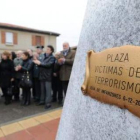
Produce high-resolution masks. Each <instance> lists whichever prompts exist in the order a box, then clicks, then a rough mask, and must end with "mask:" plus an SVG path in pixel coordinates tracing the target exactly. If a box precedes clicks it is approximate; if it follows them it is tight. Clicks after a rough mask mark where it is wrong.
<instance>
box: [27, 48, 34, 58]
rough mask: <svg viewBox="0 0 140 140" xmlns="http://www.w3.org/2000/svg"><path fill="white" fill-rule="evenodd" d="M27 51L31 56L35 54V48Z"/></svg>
mask: <svg viewBox="0 0 140 140" xmlns="http://www.w3.org/2000/svg"><path fill="white" fill-rule="evenodd" d="M27 52H28V53H29V54H30V57H31V56H33V50H31V49H28V50H27Z"/></svg>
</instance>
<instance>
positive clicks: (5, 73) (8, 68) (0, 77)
mask: <svg viewBox="0 0 140 140" xmlns="http://www.w3.org/2000/svg"><path fill="white" fill-rule="evenodd" d="M14 75H15V71H14V63H13V61H12V60H10V59H8V60H2V62H1V63H0V86H1V87H2V88H8V87H10V85H11V79H12V78H14Z"/></svg>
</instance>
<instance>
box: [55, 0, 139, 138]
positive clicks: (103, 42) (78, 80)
mask: <svg viewBox="0 0 140 140" xmlns="http://www.w3.org/2000/svg"><path fill="white" fill-rule="evenodd" d="M123 45H136V46H140V1H139V0H88V4H87V9H86V14H85V19H84V23H83V28H82V31H81V36H80V40H79V44H78V49H77V54H76V58H75V62H74V66H73V71H72V75H71V79H70V83H69V87H68V92H67V96H66V99H65V104H64V108H63V113H62V118H61V121H60V125H59V130H58V133H57V137H56V140H139V139H140V118H138V117H136V116H134V115H133V114H132V113H130V112H129V111H127V110H125V109H120V108H118V107H116V106H113V105H108V104H104V103H101V102H98V101H97V100H95V99H92V98H90V97H89V96H84V95H83V94H82V92H81V85H82V84H83V81H84V75H85V63H86V55H87V51H89V50H95V51H96V52H99V51H102V50H105V49H107V48H113V47H119V46H123Z"/></svg>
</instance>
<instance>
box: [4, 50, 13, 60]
mask: <svg viewBox="0 0 140 140" xmlns="http://www.w3.org/2000/svg"><path fill="white" fill-rule="evenodd" d="M2 55H5V56H6V57H7V59H10V58H11V53H10V52H8V51H4V52H3V53H2Z"/></svg>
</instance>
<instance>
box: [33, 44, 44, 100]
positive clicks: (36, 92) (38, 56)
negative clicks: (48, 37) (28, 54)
mask: <svg viewBox="0 0 140 140" xmlns="http://www.w3.org/2000/svg"><path fill="white" fill-rule="evenodd" d="M43 48H44V46H37V47H36V53H34V54H33V60H42V59H43V58H44V54H43ZM40 91H41V83H40V80H39V66H38V65H37V64H34V66H33V96H34V98H35V102H39V100H40V96H41V93H40Z"/></svg>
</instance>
